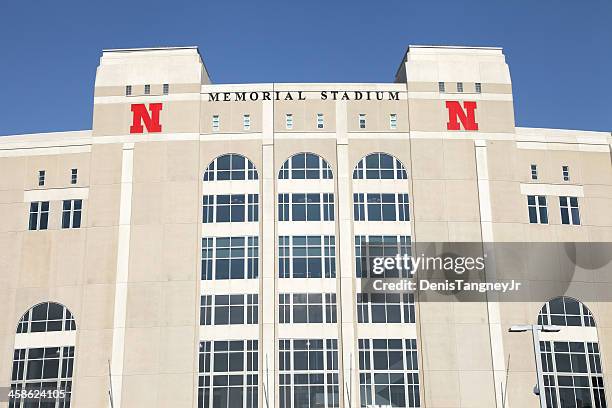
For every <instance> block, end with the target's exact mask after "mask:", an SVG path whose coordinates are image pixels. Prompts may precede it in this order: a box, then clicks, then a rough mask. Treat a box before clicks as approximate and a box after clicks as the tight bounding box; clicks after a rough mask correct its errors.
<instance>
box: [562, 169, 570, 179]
mask: <svg viewBox="0 0 612 408" xmlns="http://www.w3.org/2000/svg"><path fill="white" fill-rule="evenodd" d="M561 171H562V173H563V181H569V180H570V175H569V166H562V167H561Z"/></svg>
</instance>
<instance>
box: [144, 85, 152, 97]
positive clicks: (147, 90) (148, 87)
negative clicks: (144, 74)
mask: <svg viewBox="0 0 612 408" xmlns="http://www.w3.org/2000/svg"><path fill="white" fill-rule="evenodd" d="M144 94H145V95H151V85H145V86H144Z"/></svg>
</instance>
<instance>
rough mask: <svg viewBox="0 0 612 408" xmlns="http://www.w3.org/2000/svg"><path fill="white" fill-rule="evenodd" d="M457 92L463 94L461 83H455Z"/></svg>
mask: <svg viewBox="0 0 612 408" xmlns="http://www.w3.org/2000/svg"><path fill="white" fill-rule="evenodd" d="M457 92H463V82H457Z"/></svg>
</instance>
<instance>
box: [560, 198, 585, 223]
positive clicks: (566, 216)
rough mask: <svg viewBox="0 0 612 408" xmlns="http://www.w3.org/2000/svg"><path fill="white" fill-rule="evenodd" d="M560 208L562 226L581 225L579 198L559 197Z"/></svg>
mask: <svg viewBox="0 0 612 408" xmlns="http://www.w3.org/2000/svg"><path fill="white" fill-rule="evenodd" d="M559 207H560V208H561V224H565V225H570V224H571V225H580V209H579V208H578V197H559Z"/></svg>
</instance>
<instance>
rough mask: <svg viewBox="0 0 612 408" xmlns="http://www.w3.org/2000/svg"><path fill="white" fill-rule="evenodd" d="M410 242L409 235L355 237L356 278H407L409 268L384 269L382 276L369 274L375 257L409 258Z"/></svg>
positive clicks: (409, 271)
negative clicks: (405, 256)
mask: <svg viewBox="0 0 612 408" xmlns="http://www.w3.org/2000/svg"><path fill="white" fill-rule="evenodd" d="M410 254H411V241H410V236H409V235H370V236H366V235H357V236H355V274H356V276H357V277H358V278H368V277H370V276H376V277H380V278H397V277H401V278H409V277H411V268H408V269H406V268H403V269H401V270H398V269H385V270H384V272H383V273H382V274H376V275H374V274H373V273H372V272H371V269H372V262H373V259H374V258H376V257H395V256H397V255H400V256H402V257H403V256H404V255H407V256H410Z"/></svg>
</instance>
